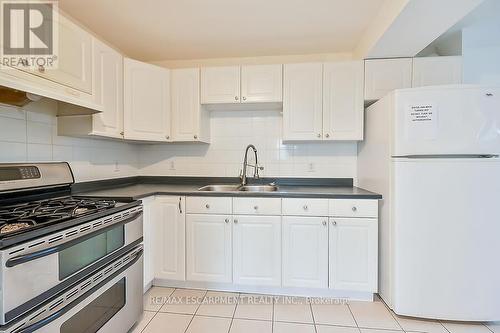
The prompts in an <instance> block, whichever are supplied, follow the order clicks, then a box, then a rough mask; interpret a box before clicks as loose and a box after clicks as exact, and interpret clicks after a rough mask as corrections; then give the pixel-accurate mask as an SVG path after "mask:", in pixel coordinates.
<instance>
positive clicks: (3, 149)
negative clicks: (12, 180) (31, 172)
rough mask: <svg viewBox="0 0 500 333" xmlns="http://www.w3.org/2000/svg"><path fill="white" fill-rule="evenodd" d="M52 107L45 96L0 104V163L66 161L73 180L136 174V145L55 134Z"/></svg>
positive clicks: (55, 119)
mask: <svg viewBox="0 0 500 333" xmlns="http://www.w3.org/2000/svg"><path fill="white" fill-rule="evenodd" d="M34 110H36V112H33V111H34ZM56 110H57V103H56V102H54V101H51V100H47V99H42V100H41V101H39V102H35V103H31V104H28V105H27V106H25V107H24V108H22V109H20V108H13V107H7V106H3V105H0V162H1V163H4V162H26V161H30V162H31V161H33V162H35V161H38V162H40V161H68V162H70V164H71V168H72V170H73V173H74V176H75V179H76V181H77V182H81V181H89V180H97V179H106V178H115V177H126V176H134V175H137V174H138V172H139V171H138V166H139V162H138V146H136V145H132V144H127V143H122V142H116V141H115V142H114V141H108V140H98V139H87V138H85V139H79V138H69V137H63V136H58V135H57V117H56V116H55V114H56Z"/></svg>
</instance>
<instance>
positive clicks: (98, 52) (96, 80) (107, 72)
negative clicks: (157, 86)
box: [92, 39, 123, 138]
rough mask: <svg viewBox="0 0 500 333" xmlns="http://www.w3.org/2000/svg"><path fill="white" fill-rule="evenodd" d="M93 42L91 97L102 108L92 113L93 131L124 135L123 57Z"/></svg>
mask: <svg viewBox="0 0 500 333" xmlns="http://www.w3.org/2000/svg"><path fill="white" fill-rule="evenodd" d="M92 45H93V47H92V49H93V60H94V64H93V65H94V71H93V73H94V75H93V80H92V82H93V84H92V87H93V92H94V99H95V102H96V103H97V104H99V105H102V106H103V108H104V111H103V112H102V113H98V114H94V115H93V116H92V117H93V119H92V120H93V129H92V134H93V135H101V136H108V137H114V138H123V57H122V55H121V54H120V53H118V52H117V51H115V50H114V49H112V48H111V47H109V46H107V45H106V44H104V43H103V42H101V41H99V40H97V39H93V41H92Z"/></svg>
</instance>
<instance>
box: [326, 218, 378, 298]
mask: <svg viewBox="0 0 500 333" xmlns="http://www.w3.org/2000/svg"><path fill="white" fill-rule="evenodd" d="M377 238H378V227H377V219H370V218H330V246H329V248H330V288H331V289H335V290H357V291H366V292H374V293H375V292H377V281H378V280H377V274H378V272H377V267H378V265H377V260H378V255H377V253H378V252H377V247H378V241H377Z"/></svg>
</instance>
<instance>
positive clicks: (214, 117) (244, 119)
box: [139, 111, 357, 178]
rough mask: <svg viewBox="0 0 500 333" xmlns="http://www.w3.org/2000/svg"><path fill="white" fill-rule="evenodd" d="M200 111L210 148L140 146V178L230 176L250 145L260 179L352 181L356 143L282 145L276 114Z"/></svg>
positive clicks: (354, 170)
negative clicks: (208, 116)
mask: <svg viewBox="0 0 500 333" xmlns="http://www.w3.org/2000/svg"><path fill="white" fill-rule="evenodd" d="M204 112H211V120H210V121H211V137H212V140H211V144H210V145H207V144H174V145H146V146H143V147H142V148H141V150H140V152H139V154H140V165H141V174H142V175H181V176H228V177H236V176H238V174H239V170H240V169H241V165H242V161H243V154H244V150H245V147H246V146H247V145H248V144H250V143H252V144H254V145H255V146H256V147H257V150H258V153H259V159H260V160H259V164H262V165H263V166H264V168H265V169H264V171H263V172H261V175H262V176H271V177H274V176H281V177H332V178H333V177H349V178H355V177H356V173H357V170H356V160H357V144H356V143H353V142H335V143H290V144H287V143H285V144H283V143H282V141H281V137H282V135H281V115H280V112H279V111H204ZM251 156H252V161H253V154H252V155H251ZM250 173H251V171H249V175H250Z"/></svg>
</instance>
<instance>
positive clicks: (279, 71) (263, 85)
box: [241, 64, 283, 103]
mask: <svg viewBox="0 0 500 333" xmlns="http://www.w3.org/2000/svg"><path fill="white" fill-rule="evenodd" d="M282 81H283V66H282V65H281V64H279V65H253V66H241V103H262V102H269V103H272V102H282V101H283V97H282V95H283V87H282Z"/></svg>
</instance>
